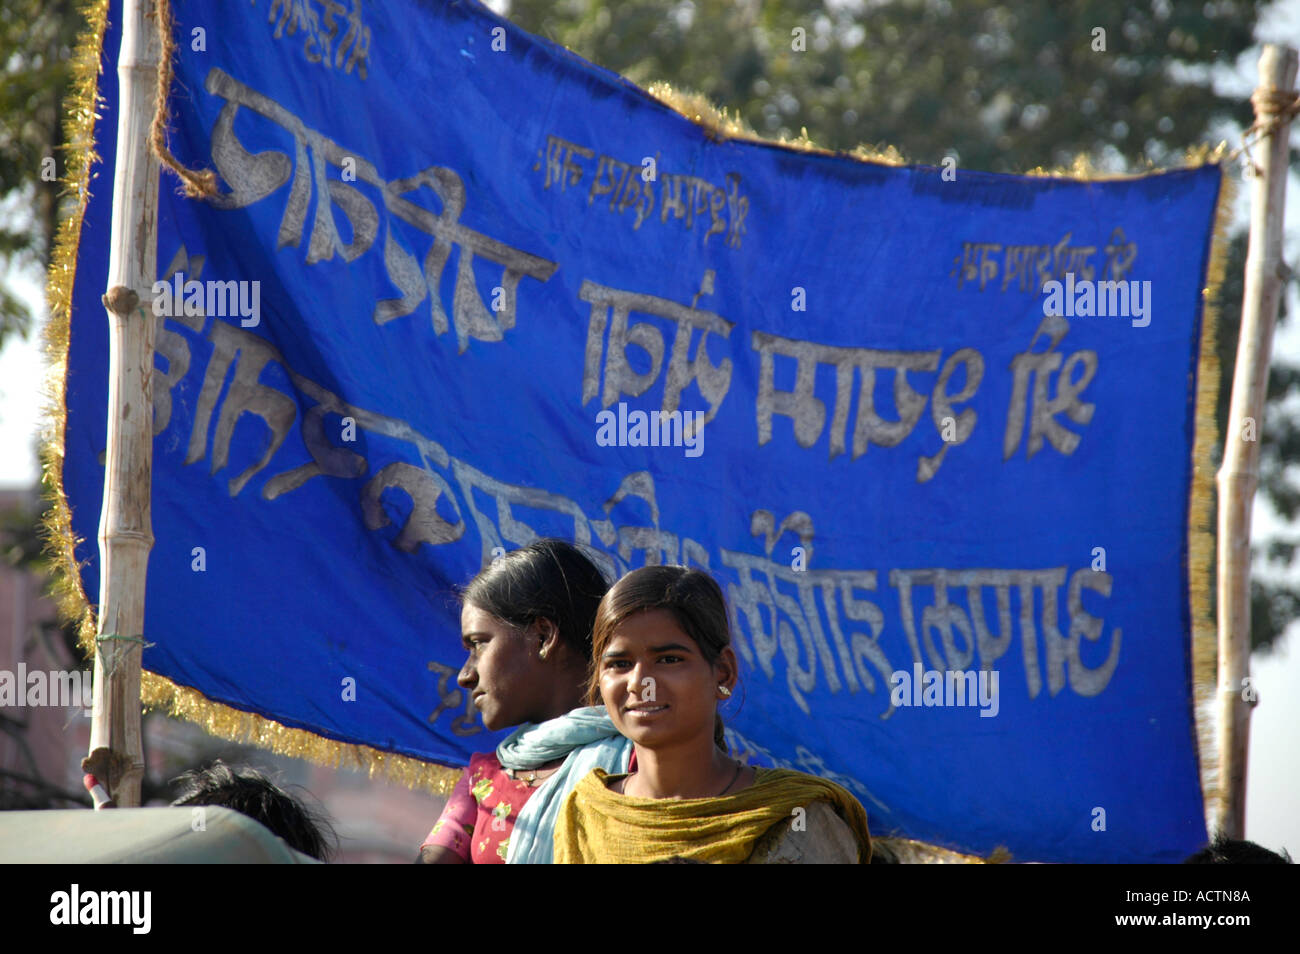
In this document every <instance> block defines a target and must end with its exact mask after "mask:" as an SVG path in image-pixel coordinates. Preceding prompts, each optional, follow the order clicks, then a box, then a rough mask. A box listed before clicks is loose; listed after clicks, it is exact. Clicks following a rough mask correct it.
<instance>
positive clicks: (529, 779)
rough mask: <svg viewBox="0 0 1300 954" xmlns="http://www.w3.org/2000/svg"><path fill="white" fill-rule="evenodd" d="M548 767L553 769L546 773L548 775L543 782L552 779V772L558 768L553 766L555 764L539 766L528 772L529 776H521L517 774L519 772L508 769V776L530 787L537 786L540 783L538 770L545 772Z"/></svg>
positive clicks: (543, 778) (543, 777) (549, 763)
mask: <svg viewBox="0 0 1300 954" xmlns="http://www.w3.org/2000/svg"><path fill="white" fill-rule="evenodd" d="M547 766H550V767H551V771H548V772H547V773H546V775H544V776H542V780H543V781H544V780H545V779H547V778H549V777H550V775H551V772H553V771H554V770H555V768H556V766H555V765H554V764H553V762H547V763H546V764H545V765H539V766H537V767H536V768H531V769H529V770H528V774H527V775H520V774H517V772H518V771H519V770H516V769H506V774H507V775H509V776H510V777H511V778H512V779H514V780H515V781H517V782H523V783H524V784H525V785H528V786H530V787H531V786H533V785H536V784H537V781H538V777H537V772H538V770H539V769H540V770H543V771H545V770H546V768H547Z"/></svg>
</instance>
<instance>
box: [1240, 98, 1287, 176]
mask: <svg viewBox="0 0 1300 954" xmlns="http://www.w3.org/2000/svg"><path fill="white" fill-rule="evenodd" d="M1250 103H1251V105H1252V106H1254V107H1255V121H1254V122H1253V123H1251V124H1250V126H1249V127H1247V129H1246V131H1245V132H1243V133H1242V134H1241V145H1240V146H1238V147H1237V148H1236V149H1234V150H1232V152H1230V153H1229V154H1228V161H1230V162H1231V161H1232V160H1234V159H1236V158H1237V157H1238V156H1240V155H1242V154H1243V153H1244V154H1245V156H1246V161H1247V162H1248V163H1249V165H1248V167H1247V168H1249V169H1250V171H1251V172H1252V173H1254V174H1258V173H1259V171H1260V170H1259V166H1257V165H1256V164H1255V158H1254V157H1253V156H1252V155H1251V154H1250V144H1251V143H1252V142H1259V141H1260V140H1261V139H1267V138H1268V137H1269V136H1271V135H1273V133H1274V132H1276V131H1277V128H1278V127H1279V126H1280V125H1282V124H1283V123H1289V122H1290V121H1291V120H1292V119H1294V118H1295V116H1296V115H1297V114H1300V92H1297V91H1295V90H1284V89H1265V88H1263V87H1256V89H1255V91H1254V92H1253V93H1251V94H1250Z"/></svg>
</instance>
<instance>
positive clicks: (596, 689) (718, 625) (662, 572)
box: [587, 566, 731, 752]
mask: <svg viewBox="0 0 1300 954" xmlns="http://www.w3.org/2000/svg"><path fill="white" fill-rule="evenodd" d="M651 610H666V611H667V612H669V613H671V614H672V616H673V619H674V620H676V622H677V625H678V627H680V629H681V631H682V632H683V633H685V634H686V635H687V636H689V637H691V639H693V640H694V641H695V645H697V646H698V647H699V648H700V655H701V656H703V657H704V661H705V662H707V663H710V664H712V663H715V662H717V661H718V658H719V657H720V656H721V655H722V651H723V650H724V649H726V648H727V647H728V646H730V645H731V626H730V624H729V623H728V620H727V602H726V600H725V599H724V598H723V595H722V588H721V587H720V586H718V584H717V581H716V580H714V579H713V577H711V576H709V574H707V573H705V572H704V571H702V570H693V569H689V568H687V567H684V566H644V567H641V568H640V569H639V570H633V571H632V572H631V573H629V574H627V575H626V576H624V577H623V578H622V579H621V580H619V581H618V582H617V583H615V584H614V585H613V586H612V587H610V590H609V592H608V593H606V594H605V598H604V599H603V600H601V601H600V607H599V609H597V610H596V624H595V626H594V627H592V633H591V641H592V650H591V658H592V664H591V676H590V678H589V680H588V683H587V699H588V702H590V703H591V704H592V705H599V704H600V701H601V697H600V663H599V659H600V657H601V656H602V655H603V654H604V652H605V647H606V646H608V645H609V643H610V640H612V639H613V638H614V631H615V630H617V629H618V627H619V625H620V624H621V623H622V622H623V621H624V620H625V619H627V618H628V617H630V616H634V615H636V614H638V613H645V612H650V611H651ZM713 738H714V741H715V742H717V743H718V748H720V749H722V750H723V751H724V752H725V751H726V750H727V744H726V742H725V740H724V738H723V730H722V718H721V717H718V718H717V719H716V720H715V722H714V728H713Z"/></svg>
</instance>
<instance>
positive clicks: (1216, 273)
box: [1187, 146, 1236, 834]
mask: <svg viewBox="0 0 1300 954" xmlns="http://www.w3.org/2000/svg"><path fill="white" fill-rule="evenodd" d="M1223 152H1224V150H1223V147H1222V146H1220V148H1218V149H1217V150H1215V151H1214V153H1213V154H1211V155H1209V156H1207V157H1206V160H1205V161H1208V162H1221V161H1222V157H1223ZM1219 169H1220V175H1221V176H1222V183H1223V185H1222V188H1221V190H1220V192H1219V204H1218V208H1216V209H1215V213H1214V236H1213V239H1212V240H1211V243H1210V262H1209V267H1208V268H1207V269H1206V280H1205V288H1204V289H1203V290H1202V292H1201V300H1202V302H1203V303H1204V304H1203V308H1202V318H1201V354H1200V360H1199V362H1198V364H1197V369H1196V433H1195V437H1194V442H1193V445H1192V493H1191V502H1190V506H1189V507H1188V514H1187V564H1188V565H1187V571H1188V590H1189V593H1188V600H1189V602H1190V616H1191V623H1192V701H1193V705H1194V707H1195V713H1196V736H1197V747H1196V749H1197V753H1198V755H1199V757H1200V764H1201V797H1202V801H1203V804H1204V806H1205V808H1206V810H1207V813H1209V812H1211V811H1212V810H1213V809H1214V806H1216V805H1217V804H1218V803H1219V798H1220V796H1221V786H1220V776H1221V771H1220V768H1221V762H1220V757H1219V747H1218V739H1217V736H1216V732H1215V730H1216V727H1217V722H1216V720H1217V717H1218V713H1217V712H1216V711H1215V707H1214V705H1213V701H1214V700H1215V698H1216V697H1217V695H1218V693H1217V691H1216V690H1217V687H1218V681H1219V674H1218V659H1219V636H1218V622H1217V620H1216V619H1215V618H1214V613H1213V611H1212V610H1211V607H1210V596H1211V585H1212V584H1211V579H1212V577H1213V570H1214V566H1215V560H1216V558H1217V554H1216V550H1215V527H1214V525H1213V523H1212V517H1211V514H1212V513H1213V511H1214V504H1215V482H1214V474H1213V473H1212V468H1213V466H1214V448H1215V447H1217V446H1218V444H1219V427H1218V420H1217V418H1216V416H1215V413H1216V410H1217V407H1218V399H1219V387H1220V375H1221V373H1222V369H1221V368H1220V367H1219V354H1218V350H1217V349H1218V334H1219V287H1220V285H1221V284H1222V283H1223V277H1224V274H1225V272H1226V271H1227V267H1228V244H1229V243H1228V227H1229V226H1230V225H1231V223H1232V206H1233V200H1234V198H1235V196H1236V181H1235V180H1234V179H1233V178H1232V177H1231V176H1229V175H1228V171H1227V168H1226V167H1225V166H1223V165H1220V167H1219ZM1211 834H1213V833H1212V832H1211Z"/></svg>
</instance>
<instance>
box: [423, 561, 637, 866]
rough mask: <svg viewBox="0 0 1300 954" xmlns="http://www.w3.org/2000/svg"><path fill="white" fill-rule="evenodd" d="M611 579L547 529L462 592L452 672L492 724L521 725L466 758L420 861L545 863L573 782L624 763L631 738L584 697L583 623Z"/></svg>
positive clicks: (586, 640) (587, 625)
mask: <svg viewBox="0 0 1300 954" xmlns="http://www.w3.org/2000/svg"><path fill="white" fill-rule="evenodd" d="M608 588H609V584H608V583H607V581H606V580H605V578H604V577H603V576H602V575H601V572H600V571H599V570H598V569H597V568H596V566H595V565H594V564H593V563H592V562H591V561H590V560H589V559H588V558H587V557H586V556H584V555H583V553H582V552H581V551H580V550H579V549H578V548H577V547H575V546H573V545H571V544H569V543H566V542H564V541H563V540H554V539H547V540H539V541H537V542H536V543H533V544H531V545H529V546H527V547H524V548H523V549H520V550H516V551H514V552H513V553H510V554H507V555H506V556H504V557H502V558H500V559H497V560H495V561H494V562H493V563H492V564H491V565H490V566H488V567H486V568H484V569H483V570H482V571H481V572H480V573H479V574H478V575H477V576H476V577H474V579H473V580H472V581H471V582H470V584H469V585H468V586H467V587H466V588H465V589H464V591H463V592H462V593H461V594H460V596H461V606H462V608H461V616H460V624H461V640H462V642H463V643H464V645H465V649H466V651H467V652H468V654H469V658H468V659H466V661H465V665H464V666H463V667H462V668H461V671H460V675H459V676H458V678H457V681H458V682H459V683H460V685H461V687H462V688H464V689H466V690H467V691H468V692H469V693H470V695H471V698H472V700H473V703H474V705H475V707H476V708H477V709H478V711H479V713H480V715H481V716H482V718H483V724H484V725H485V726H486V727H487V728H488V729H489V730H492V731H495V730H500V729H504V728H507V727H509V726H514V725H518V726H521V728H520V729H519V730H518V731H516V732H515V733H514V734H512V735H511V736H510V737H509V738H507V739H506V740H505V741H504V742H502V743H501V745H500V746H498V748H497V751H496V752H495V753H490V752H477V753H475V754H474V755H472V756H471V757H470V762H469V767H468V768H467V769H466V770H465V772H464V774H463V775H462V776H461V777H460V780H459V781H458V782H457V784H456V787H455V789H454V790H453V791H452V793H451V796H450V797H449V798H448V799H447V804H446V807H445V808H444V809H443V813H442V815H441V817H439V819H438V821H437V823H436V824H435V825H434V826H433V830H432V831H430V832H429V836H428V837H427V838H426V839H425V841H424V844H423V845H422V846H421V847H420V857H419V859H418V860H419V861H420V862H423V863H425V864H502V863H504V862H506V861H507V860H509V861H511V862H512V863H521V862H522V863H530V862H531V863H546V862H549V861H550V860H551V848H552V838H551V834H552V831H553V828H554V819H555V815H556V814H557V813H558V811H559V805H560V803H561V802H562V801H563V799H564V796H566V795H567V794H568V792H569V791H570V790H571V789H572V786H573V785H575V784H577V781H578V779H579V778H581V777H582V776H583V775H585V774H586V773H587V772H589V771H590V770H591V769H592V768H594V767H602V768H603V767H605V766H606V765H607V764H608V765H612V766H616V767H615V768H610V769H607V770H608V771H626V770H627V764H628V759H629V757H630V755H631V751H632V749H631V743H630V742H628V741H627V740H626V739H624V738H623V737H622V736H620V735H619V734H618V732H617V730H616V729H615V728H614V726H613V723H612V722H611V721H610V720H609V717H608V715H607V714H606V713H605V711H604V710H603V708H600V707H591V708H588V707H584V706H583V699H584V696H585V693H586V683H587V677H588V666H589V661H590V659H591V627H592V623H593V622H594V621H595V618H596V607H597V606H599V605H600V600H601V597H603V596H604V595H605V591H606V590H607V589H608ZM535 797H536V804H534V805H532V806H531V808H529V810H528V811H525V810H524V809H525V806H526V805H528V803H529V802H530V801H532V800H534V798H535ZM512 841H513V842H515V844H513V845H512V844H511V843H512Z"/></svg>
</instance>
